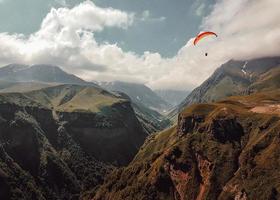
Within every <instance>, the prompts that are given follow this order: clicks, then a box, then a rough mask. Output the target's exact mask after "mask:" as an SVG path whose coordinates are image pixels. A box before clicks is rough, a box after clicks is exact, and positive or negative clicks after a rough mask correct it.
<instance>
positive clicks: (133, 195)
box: [88, 90, 280, 200]
mask: <svg viewBox="0 0 280 200" xmlns="http://www.w3.org/2000/svg"><path fill="white" fill-rule="evenodd" d="M279 99H280V91H279V90H275V91H273V92H265V93H257V94H254V95H250V96H243V97H232V98H229V99H226V100H223V101H220V102H217V103H211V104H197V105H193V106H190V107H188V108H186V109H184V110H183V111H182V112H181V113H180V114H179V117H178V124H177V125H176V126H174V127H172V128H170V129H169V130H166V131H163V132H161V133H159V134H157V135H152V136H150V137H149V138H148V139H147V140H146V142H145V144H144V145H143V146H142V148H141V149H140V151H139V152H138V154H137V155H136V157H135V158H134V160H133V161H132V163H130V165H129V166H128V167H126V168H123V169H120V170H116V171H114V172H113V173H112V174H110V175H109V176H108V177H107V179H106V181H105V183H104V184H103V185H102V186H101V187H100V188H99V190H98V191H97V192H95V193H92V194H91V196H90V195H89V196H88V198H93V199H94V200H103V199H104V200H113V199H114V200H124V199H125V200H129V199H131V200H132V199H133V200H138V199H139V200H140V199H151V200H154V199H162V200H166V199H167V200H168V199H169V200H187V199H188V200H189V199H194V200H204V199H220V200H222V199H242V200H246V199H247V200H249V199H250V200H251V199H252V200H254V199H259V200H266V199H279V198H280V194H279V192H280V185H279V178H280V174H279V173H278V172H279V166H280V165H279V164H280V156H279V155H280V148H279V142H280V137H279V130H280V109H279V108H280V101H279Z"/></svg>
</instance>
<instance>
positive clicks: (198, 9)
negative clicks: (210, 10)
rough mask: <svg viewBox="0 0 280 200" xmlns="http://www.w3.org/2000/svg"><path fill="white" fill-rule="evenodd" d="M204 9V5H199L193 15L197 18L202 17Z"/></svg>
mask: <svg viewBox="0 0 280 200" xmlns="http://www.w3.org/2000/svg"><path fill="white" fill-rule="evenodd" d="M205 8H206V5H205V4H204V3H202V4H200V6H198V7H197V9H196V10H195V14H196V15H197V16H202V15H203V14H204V10H205Z"/></svg>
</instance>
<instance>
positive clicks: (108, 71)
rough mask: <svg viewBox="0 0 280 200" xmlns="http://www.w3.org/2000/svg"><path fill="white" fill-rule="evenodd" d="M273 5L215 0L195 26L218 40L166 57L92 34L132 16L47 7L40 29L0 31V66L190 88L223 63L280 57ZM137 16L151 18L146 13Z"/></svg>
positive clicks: (86, 6)
mask: <svg viewBox="0 0 280 200" xmlns="http://www.w3.org/2000/svg"><path fill="white" fill-rule="evenodd" d="M279 7H280V1H279V0H218V2H217V4H216V5H215V6H214V8H213V11H212V12H211V14H210V15H209V16H207V17H206V18H205V19H204V21H203V23H202V25H201V30H202V31H203V30H212V31H215V32H217V33H218V35H219V37H218V39H214V40H204V41H202V42H201V43H200V44H199V45H198V46H193V44H192V42H193V39H191V40H189V41H188V43H187V44H186V45H185V46H183V47H182V48H181V49H180V50H179V51H178V53H177V55H176V56H174V57H173V58H168V59H167V58H163V57H162V56H161V55H160V54H159V53H151V52H145V53H144V54H143V55H137V54H135V53H134V52H124V51H123V50H122V49H121V48H120V47H119V46H118V45H117V44H108V43H98V42H97V41H96V40H95V38H94V34H95V32H100V31H102V30H103V29H104V28H105V27H118V28H123V29H126V28H129V26H130V25H131V24H132V23H133V19H134V15H133V14H131V13H126V12H123V11H120V10H116V9H113V8H100V7H97V6H96V5H95V4H94V3H92V2H90V1H85V2H84V3H81V4H80V5H78V6H76V7H74V8H72V9H68V8H59V9H52V10H51V11H50V13H49V14H48V15H47V16H46V17H45V19H44V20H43V22H42V25H41V28H40V30H38V31H37V32H36V33H34V34H32V35H30V36H28V37H26V36H24V35H18V34H14V35H10V34H8V33H0V44H1V45H0V64H8V63H13V62H16V63H25V64H34V63H50V64H57V65H60V66H62V67H63V68H64V69H65V70H67V71H68V72H70V73H75V74H77V75H79V76H81V77H83V78H86V79H87V80H97V81H110V80H122V81H132V82H141V83H146V84H148V85H149V86H151V87H154V88H177V89H190V88H192V87H194V86H197V85H198V84H200V83H201V82H202V81H204V80H205V79H206V78H207V77H208V76H209V75H211V73H212V72H213V71H214V70H215V69H216V68H217V67H218V66H219V65H220V64H222V63H223V62H226V61H227V60H229V59H232V58H233V59H248V58H257V57H262V56H273V55H280V21H279V19H280V12H279V9H278V8H279ZM143 16H146V17H147V18H151V16H150V12H148V11H147V12H145V13H143V14H142V17H143ZM151 39H152V38H151ZM166 45H168V43H167V44H166ZM205 52H208V53H209V56H208V57H205V56H204V53H205Z"/></svg>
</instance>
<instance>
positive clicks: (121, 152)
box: [0, 85, 147, 199]
mask: <svg viewBox="0 0 280 200" xmlns="http://www.w3.org/2000/svg"><path fill="white" fill-rule="evenodd" d="M146 136H147V132H146V131H145V130H144V129H143V128H142V126H141V124H140V122H139V121H138V119H137V117H136V115H135V113H134V111H133V109H132V107H131V104H130V102H129V101H127V100H126V99H123V98H119V97H116V96H115V95H113V94H111V93H109V92H107V91H105V90H103V89H101V88H100V87H94V86H82V85H59V86H54V87H47V88H43V89H40V90H34V91H31V92H25V93H1V94H0V197H1V199H79V195H80V194H81V193H83V192H85V191H87V190H89V189H91V188H92V187H95V186H97V185H99V184H100V183H102V182H103V179H104V177H105V175H106V174H107V173H109V172H110V171H112V169H113V168H114V167H115V166H123V165H126V164H128V163H129V162H130V161H131V160H132V159H133V157H134V155H135V154H136V153H137V151H138V150H139V148H140V146H141V145H142V144H143V142H144V140H145V138H146Z"/></svg>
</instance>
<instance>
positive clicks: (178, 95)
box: [154, 89, 190, 106]
mask: <svg viewBox="0 0 280 200" xmlns="http://www.w3.org/2000/svg"><path fill="white" fill-rule="evenodd" d="M154 92H155V93H156V94H157V95H158V96H159V97H161V98H162V99H164V100H165V101H166V102H168V103H169V104H170V105H172V106H177V105H179V104H180V103H181V102H182V101H183V100H184V99H185V98H186V97H187V96H188V94H189V93H190V92H189V91H182V90H163V89H162V90H154Z"/></svg>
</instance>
